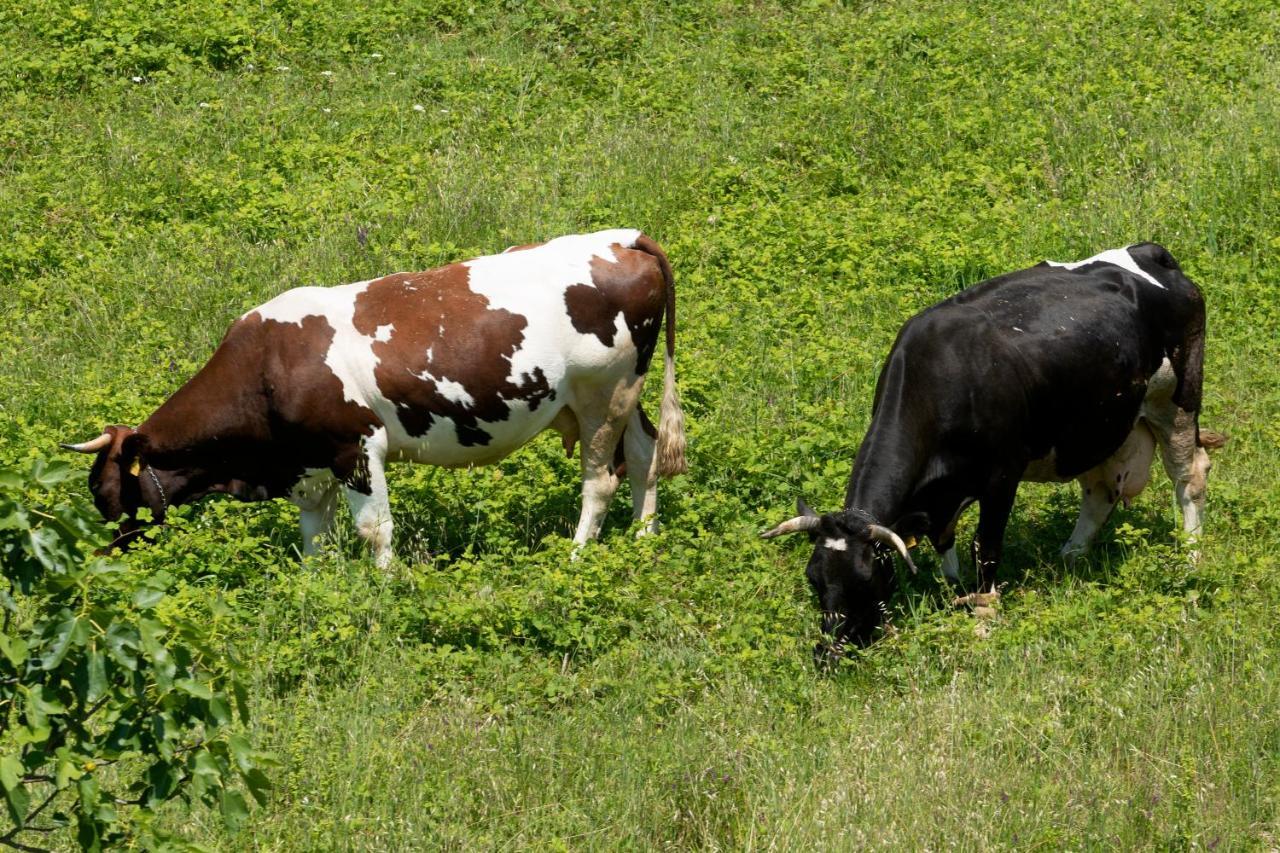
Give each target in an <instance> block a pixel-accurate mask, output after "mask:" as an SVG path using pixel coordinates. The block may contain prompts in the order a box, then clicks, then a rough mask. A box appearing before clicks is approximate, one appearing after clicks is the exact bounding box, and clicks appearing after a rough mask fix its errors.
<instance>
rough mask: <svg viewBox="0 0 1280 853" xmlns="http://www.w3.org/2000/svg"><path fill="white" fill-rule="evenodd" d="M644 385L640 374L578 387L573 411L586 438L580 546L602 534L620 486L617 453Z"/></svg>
mask: <svg viewBox="0 0 1280 853" xmlns="http://www.w3.org/2000/svg"><path fill="white" fill-rule="evenodd" d="M643 384H644V377H643V376H640V377H632V378H628V379H625V380H622V381H620V382H616V383H614V384H611V385H587V384H586V383H583V384H582V385H581V386H579V387H577V388H575V389H574V404H573V410H574V413H575V414H576V415H577V416H578V435H579V438H580V439H581V440H582V515H581V516H579V518H578V529H577V531H576V532H575V533H574V535H573V541H574V543H575V544H577V545H584V544H586V542H587V541H588V540H589V539H594V538H596V536H597V535H599V533H600V525H601V524H602V523H604V516H605V512H606V511H607V510H608V509H609V502H610V501H611V500H613V493H614V492H615V491H617V489H618V475H617V473H616V472H615V470H614V466H613V458H614V454H615V452H616V451H617V449H618V442H619V441H621V440H622V433H623V430H624V429H625V428H626V425H627V421H628V420H629V419H630V418H631V414H632V412H633V411H635V407H636V401H637V399H638V398H639V396H640V389H641V387H642V386H643ZM624 450H625V448H624ZM628 467H631V466H630V465H629V464H628Z"/></svg>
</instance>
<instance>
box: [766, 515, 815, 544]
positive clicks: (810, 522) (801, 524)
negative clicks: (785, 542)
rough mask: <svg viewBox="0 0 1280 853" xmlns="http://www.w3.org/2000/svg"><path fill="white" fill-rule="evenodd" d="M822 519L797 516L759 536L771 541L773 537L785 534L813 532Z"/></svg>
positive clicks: (812, 516) (813, 516) (811, 516)
mask: <svg viewBox="0 0 1280 853" xmlns="http://www.w3.org/2000/svg"><path fill="white" fill-rule="evenodd" d="M821 521H822V519H820V518H818V516H816V515H797V516H796V517H795V518H789V519H787V520H786V521H784V522H782V523H781V524H779V525H778V526H777V527H775V528H773V529H772V530H766V531H764V532H763V533H761V534H760V538H761V539H772V538H774V537H775V536H782V535H784V534H787V533H800V532H802V531H807V530H813V529H814V528H815V527H817V526H818V524H819V523H820V522H821Z"/></svg>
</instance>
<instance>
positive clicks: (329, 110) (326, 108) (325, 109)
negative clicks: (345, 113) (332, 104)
mask: <svg viewBox="0 0 1280 853" xmlns="http://www.w3.org/2000/svg"><path fill="white" fill-rule="evenodd" d="M324 111H325V112H326V113H331V112H333V110H331V109H329V108H328V107H325V108H324Z"/></svg>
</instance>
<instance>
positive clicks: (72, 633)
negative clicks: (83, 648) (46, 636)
mask: <svg viewBox="0 0 1280 853" xmlns="http://www.w3.org/2000/svg"><path fill="white" fill-rule="evenodd" d="M87 639H89V626H88V625H87V624H85V623H83V622H82V621H81V619H80V617H78V616H71V617H69V618H67V619H64V620H63V621H61V622H59V623H58V625H57V627H56V628H54V631H53V639H52V642H51V644H50V646H49V650H48V651H47V652H45V653H44V655H42V656H41V658H40V666H42V667H43V668H45V669H57V668H58V666H59V664H61V663H62V661H63V659H64V658H66V656H67V651H68V650H70V648H71V647H72V646H78V645H83V644H84V642H85V640H87Z"/></svg>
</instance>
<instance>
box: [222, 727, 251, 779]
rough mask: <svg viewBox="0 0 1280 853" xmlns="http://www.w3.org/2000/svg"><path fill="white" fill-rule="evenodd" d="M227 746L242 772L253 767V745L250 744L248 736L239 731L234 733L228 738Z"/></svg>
mask: <svg viewBox="0 0 1280 853" xmlns="http://www.w3.org/2000/svg"><path fill="white" fill-rule="evenodd" d="M227 747H228V748H229V749H230V750H231V757H232V758H234V759H235V762H236V766H237V767H239V768H240V770H241V771H242V772H244V773H248V772H249V771H250V770H252V769H253V747H252V746H250V745H249V739H248V738H246V737H245V736H244V735H242V734H239V733H237V734H233V735H232V736H231V737H229V738H227Z"/></svg>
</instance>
